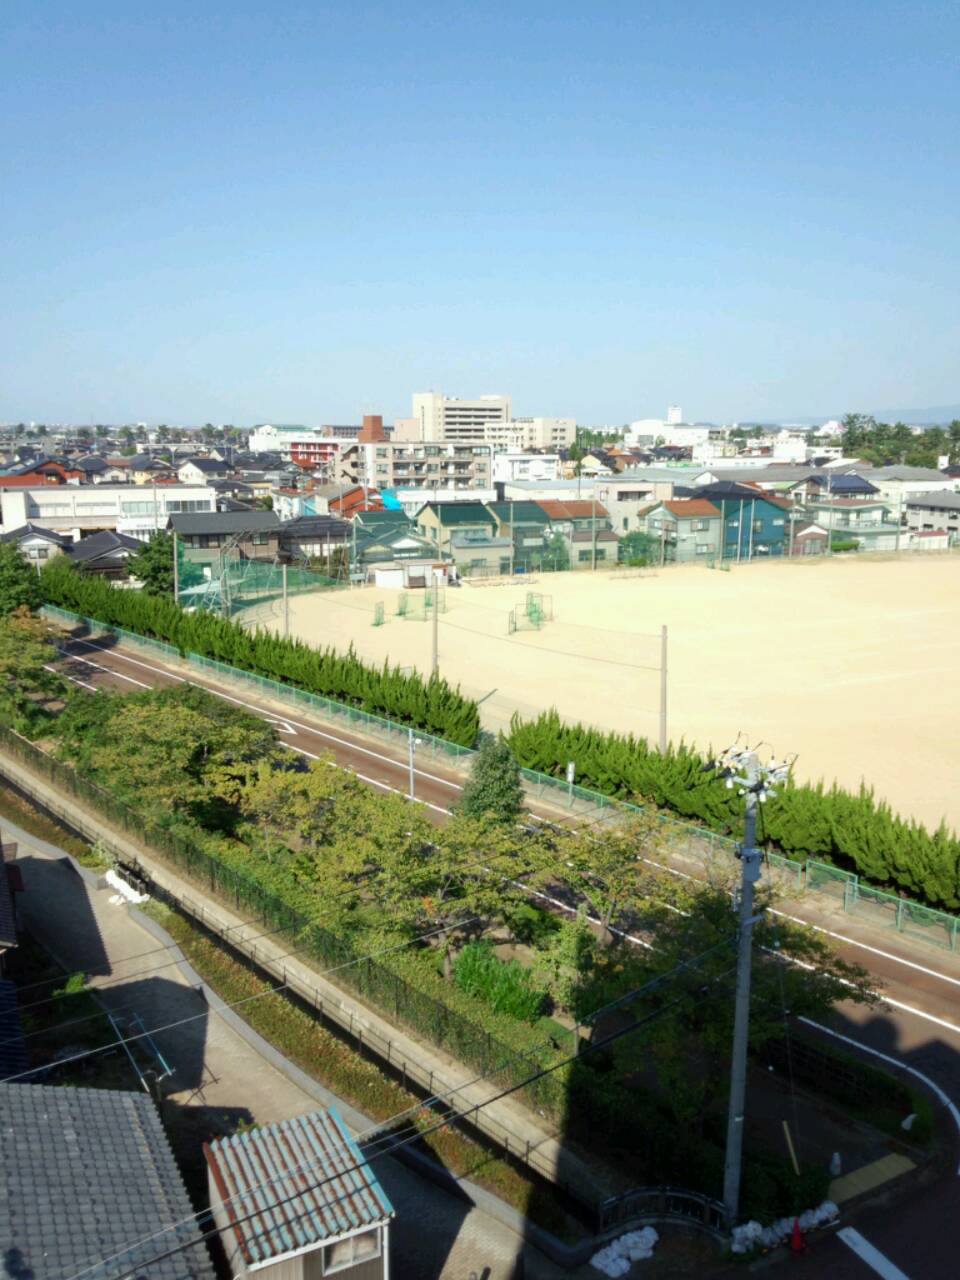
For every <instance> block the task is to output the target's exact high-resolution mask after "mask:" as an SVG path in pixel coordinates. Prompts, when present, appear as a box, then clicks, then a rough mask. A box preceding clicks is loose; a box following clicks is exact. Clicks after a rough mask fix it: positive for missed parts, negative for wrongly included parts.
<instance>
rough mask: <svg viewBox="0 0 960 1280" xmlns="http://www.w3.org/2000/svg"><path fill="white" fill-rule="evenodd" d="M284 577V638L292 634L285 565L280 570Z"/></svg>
mask: <svg viewBox="0 0 960 1280" xmlns="http://www.w3.org/2000/svg"><path fill="white" fill-rule="evenodd" d="M280 572H281V575H282V577H283V634H284V637H286V636H289V634H290V597H289V596H288V595H287V566H286V565H285V564H284V565H282V566H281V569H280Z"/></svg>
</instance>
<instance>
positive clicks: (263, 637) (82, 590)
mask: <svg viewBox="0 0 960 1280" xmlns="http://www.w3.org/2000/svg"><path fill="white" fill-rule="evenodd" d="M40 590H41V593H42V597H43V600H44V602H45V603H47V604H52V605H58V606H60V607H61V608H64V609H69V610H72V611H73V612H75V613H79V614H82V615H83V616H84V617H86V618H93V619H95V620H96V621H97V622H101V623H105V624H106V625H108V626H117V627H123V628H124V629H126V630H128V631H135V632H137V633H138V634H139V635H145V636H152V637H155V638H157V639H159V640H163V641H166V643H167V644H171V645H173V646H174V647H175V648H177V649H179V650H180V652H181V653H183V654H188V653H194V654H198V655H200V656H201V657H205V658H214V659H216V660H217V661H218V662H224V663H228V664H229V665H231V666H234V667H240V668H241V669H242V670H244V671H252V672H255V673H256V674H257V675H262V676H266V677H268V678H270V679H274V680H281V681H283V682H284V683H286V684H292V685H296V686H297V687H298V688H301V689H306V690H308V691H309V692H310V693H315V694H319V695H320V696H321V697H324V698H332V699H335V700H336V701H338V702H345V703H348V704H349V705H350V706H355V707H359V708H361V709H362V710H364V711H368V712H371V713H373V714H374V715H379V716H385V717H388V718H389V719H391V720H396V721H399V722H400V723H401V724H409V725H412V726H413V727H414V728H417V729H421V730H423V731H425V732H427V733H430V734H435V735H436V736H438V737H443V738H446V739H447V740H448V741H450V742H455V743H458V744H460V745H461V746H472V745H473V743H474V741H475V740H476V737H477V733H478V731H479V728H480V718H479V713H478V710H477V704H476V703H475V702H473V701H471V700H470V699H469V698H465V697H464V696H463V694H462V693H461V692H460V689H459V687H457V688H454V687H452V686H451V685H449V684H448V683H447V681H446V680H444V679H442V678H440V677H438V676H431V677H430V678H429V679H427V680H424V679H423V678H422V677H421V676H419V675H417V674H416V673H410V674H407V673H405V672H403V671H401V670H400V669H399V667H396V666H390V664H389V663H388V662H384V664H383V666H382V667H380V668H375V667H370V666H367V665H366V664H365V663H363V662H361V661H360V659H359V658H358V657H357V656H356V654H355V653H354V652H353V650H352V649H351V650H349V651H348V652H347V653H345V654H341V653H338V652H337V651H336V650H335V649H332V648H328V649H313V648H311V647H310V645H308V644H305V643H303V641H301V640H291V639H284V638H281V637H279V636H276V635H274V634H273V633H272V632H270V631H264V630H262V629H261V628H257V630H256V631H253V632H250V631H247V630H245V629H244V628H243V627H242V626H240V625H239V624H238V623H236V622H232V621H229V620H228V619H225V618H220V617H217V616H215V615H213V614H209V613H203V612H193V613H188V612H187V611H186V610H184V609H181V608H180V606H179V605H177V604H175V603H174V602H173V600H171V599H169V598H166V597H164V596H161V595H149V594H147V593H145V592H142V591H127V590H123V589H120V588H116V587H113V586H111V585H110V584H109V583H107V582H104V581H103V580H102V579H100V578H96V577H93V576H92V575H88V574H83V573H81V572H78V571H77V570H76V569H74V568H73V567H72V566H71V565H70V564H68V563H67V562H66V561H65V560H64V558H63V557H61V556H57V557H55V558H54V559H53V560H50V561H48V562H47V564H46V565H45V566H44V568H43V571H42V573H41V575H40Z"/></svg>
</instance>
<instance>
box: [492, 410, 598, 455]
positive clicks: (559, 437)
mask: <svg viewBox="0 0 960 1280" xmlns="http://www.w3.org/2000/svg"><path fill="white" fill-rule="evenodd" d="M576 438H577V420H576V418H511V419H510V420H509V421H508V422H488V423H487V424H486V426H485V427H484V442H485V443H486V444H492V445H493V446H494V448H495V449H513V450H518V451H519V450H523V449H545V450H550V449H569V448H570V446H571V445H572V444H574V443H575V441H576Z"/></svg>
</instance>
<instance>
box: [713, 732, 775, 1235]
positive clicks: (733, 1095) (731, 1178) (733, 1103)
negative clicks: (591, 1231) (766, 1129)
mask: <svg viewBox="0 0 960 1280" xmlns="http://www.w3.org/2000/svg"><path fill="white" fill-rule="evenodd" d="M706 767H707V768H708V769H709V768H711V767H712V768H713V769H714V770H716V772H717V774H718V775H719V776H720V777H721V778H724V779H725V780H726V784H727V787H728V788H730V789H732V788H734V787H736V788H737V791H738V792H739V794H740V795H742V796H743V797H744V815H743V843H742V844H741V845H740V851H739V855H738V856H739V858H740V893H739V900H738V903H737V916H738V920H737V989H736V998H735V1005H734V1019H733V1048H732V1053H731V1060H730V1101H729V1106H728V1111H727V1149H726V1157H725V1160H724V1167H723V1204H724V1211H725V1213H724V1216H725V1218H726V1225H727V1228H728V1230H732V1229H733V1228H734V1226H736V1222H737V1214H738V1213H739V1209H740V1173H741V1164H742V1158H743V1129H744V1103H745V1099H746V1086H747V1046H748V1042H749V1033H750V980H751V976H752V975H751V968H752V962H753V926H754V924H755V923H756V921H757V919H758V917H756V916H755V915H754V913H753V887H754V885H755V884H756V883H757V881H758V880H759V879H760V862H761V860H762V857H763V855H762V853H761V851H760V850H759V849H758V848H757V847H756V843H757V805H758V804H762V803H763V802H764V801H765V800H766V799H767V796H768V795H770V794H771V793H772V791H773V787H774V784H777V783H782V782H785V781H786V779H787V777H788V775H789V772H790V770H789V766H788V765H787V764H779V763H778V762H777V761H771V762H770V764H769V765H761V764H760V762H759V761H758V759H757V753H756V751H751V750H744V749H741V748H738V747H731V748H729V749H728V750H727V751H726V752H724V754H723V755H722V756H721V757H720V759H719V760H717V761H714V762H713V764H712V766H711V765H707V766H706Z"/></svg>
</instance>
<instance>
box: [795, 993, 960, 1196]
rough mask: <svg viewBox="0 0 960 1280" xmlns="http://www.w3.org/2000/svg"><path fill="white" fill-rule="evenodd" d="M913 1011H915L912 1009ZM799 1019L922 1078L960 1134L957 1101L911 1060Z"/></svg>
mask: <svg viewBox="0 0 960 1280" xmlns="http://www.w3.org/2000/svg"><path fill="white" fill-rule="evenodd" d="M911 1012H914V1011H913V1010H911ZM799 1020H800V1021H801V1022H805V1023H806V1024H807V1026H808V1027H815V1028H816V1029H817V1031H825V1032H826V1033H827V1035H828V1036H833V1037H834V1038H835V1039H837V1040H842V1041H843V1042H844V1044H850V1045H853V1047H854V1048H855V1049H862V1050H863V1051H864V1052H865V1053H872V1054H873V1056H874V1057H875V1058H881V1059H882V1060H883V1061H884V1062H889V1063H890V1065H891V1066H894V1067H900V1068H901V1069H902V1070H903V1071H909V1072H910V1074H911V1075H912V1076H916V1078H917V1079H918V1080H922V1081H923V1083H924V1084H925V1085H926V1086H927V1088H928V1089H929V1090H930V1091H931V1093H934V1094H936V1096H937V1097H938V1098H939V1099H940V1101H941V1102H942V1103H943V1105H944V1106H945V1107H946V1109H947V1110H948V1111H949V1112H950V1115H951V1116H952V1117H953V1122H954V1124H955V1125H956V1126H957V1133H958V1134H960V1111H958V1110H957V1106H956V1103H954V1102H952V1101H951V1100H950V1098H949V1097H948V1096H947V1094H946V1093H945V1092H944V1091H943V1089H941V1088H940V1086H939V1085H938V1084H937V1082H936V1080H931V1079H930V1077H929V1076H927V1075H924V1073H923V1072H922V1071H920V1070H918V1069H917V1068H916V1067H912V1066H911V1065H910V1063H909V1062H903V1061H902V1060H901V1059H900V1058H893V1057H891V1056H890V1054H889V1053H881V1051H880V1050H879V1049H874V1047H873V1046H872V1045H869V1044H864V1042H863V1041H862V1040H855V1039H854V1038H853V1036H845V1035H844V1034H843V1033H842V1032H841V1031H834V1029H833V1028H832V1027H825V1026H824V1025H823V1023H822V1022H814V1020H813V1019H812V1018H807V1017H805V1016H804V1015H803V1014H802V1013H801V1014H800V1015H799ZM957 1176H958V1177H960V1166H958V1167H957Z"/></svg>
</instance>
